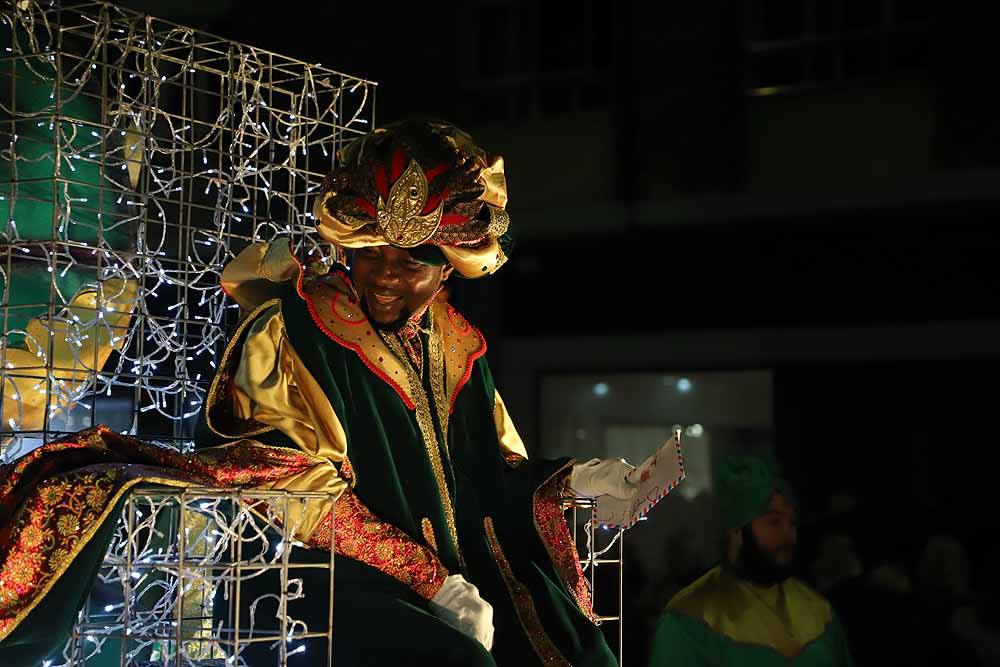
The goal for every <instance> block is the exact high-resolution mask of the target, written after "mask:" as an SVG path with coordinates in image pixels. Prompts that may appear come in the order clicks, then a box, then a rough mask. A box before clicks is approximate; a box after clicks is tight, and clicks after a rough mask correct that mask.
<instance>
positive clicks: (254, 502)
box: [44, 489, 334, 667]
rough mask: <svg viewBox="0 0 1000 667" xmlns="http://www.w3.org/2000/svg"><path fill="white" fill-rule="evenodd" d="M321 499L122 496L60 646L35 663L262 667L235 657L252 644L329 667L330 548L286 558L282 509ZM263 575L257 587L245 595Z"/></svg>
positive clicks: (291, 521) (287, 526) (277, 661)
mask: <svg viewBox="0 0 1000 667" xmlns="http://www.w3.org/2000/svg"><path fill="white" fill-rule="evenodd" d="M332 501H333V497H332V496H330V495H328V494H324V493H296V494H290V493H287V492H284V491H263V492H262V491H225V490H198V489H188V490H184V491H178V490H163V491H140V492H137V493H134V494H131V495H130V497H129V500H128V502H127V503H126V504H125V506H124V508H123V510H122V516H121V520H120V521H119V523H118V526H117V530H116V533H115V536H114V539H113V540H112V543H111V548H110V550H109V551H108V554H107V556H106V557H105V559H104V562H103V564H102V565H101V568H100V570H99V572H98V577H97V581H96V584H95V586H94V589H93V591H92V592H91V594H90V598H89V600H88V603H87V604H86V605H85V606H84V608H83V610H82V611H81V612H80V615H79V618H78V620H77V623H76V625H75V626H74V628H73V634H72V636H71V638H70V640H69V641H68V642H67V643H66V646H65V648H64V649H63V651H62V654H61V655H60V656H54V657H52V658H50V659H49V660H46V661H45V663H44V664H45V665H49V667H53V666H54V665H59V666H61V667H85V666H87V665H107V664H112V663H113V664H120V665H149V666H153V665H156V666H158V667H174V666H177V667H180V666H183V667H201V666H209V665H212V666H214V665H226V666H227V667H229V666H237V665H247V664H254V665H262V663H260V662H259V660H261V659H262V658H261V657H260V655H259V654H258V655H257V656H255V660H256V661H257V662H255V663H250V662H249V661H248V660H247V659H246V657H247V656H246V653H247V651H248V650H249V649H250V647H251V646H252V645H255V646H258V647H264V650H265V652H266V655H267V657H266V658H263V659H264V660H266V662H267V664H268V665H275V666H280V667H284V666H285V665H286V664H288V658H289V657H290V656H294V655H296V654H299V653H303V652H305V651H306V649H307V646H308V648H309V664H311V665H329V664H331V663H332V659H333V658H332V656H333V635H332V618H333V567H334V562H333V553H332V552H331V553H330V554H329V559H328V560H326V561H323V562H319V561H315V560H314V561H313V562H309V563H302V562H296V561H297V560H298V559H296V558H295V552H297V551H298V550H299V549H300V548H301V547H302V544H301V543H300V542H298V541H296V539H295V537H294V536H295V535H296V534H297V530H296V529H297V524H296V521H297V518H298V519H301V517H302V513H298V512H290V511H289V510H290V506H291V505H293V504H297V505H298V506H299V507H308V506H309V505H310V504H312V503H319V504H320V506H326V504H328V503H331V502H332ZM269 572H270V573H274V574H275V575H277V581H276V582H274V583H275V585H274V586H271V587H269V588H268V591H269V592H267V593H265V594H260V591H259V590H256V591H253V592H248V591H247V586H248V582H251V581H252V580H253V579H254V578H256V577H260V576H266V575H267V573H269ZM305 576H308V582H309V586H304V585H303V578H304V577H305ZM248 597H249V598H250V600H249V601H248V599H247V598H248ZM248 602H249V604H247V603H248ZM220 607H221V608H220ZM309 607H312V608H320V609H322V610H323V613H322V614H320V616H322V622H321V623H320V625H319V627H317V626H316V623H315V622H313V625H312V626H311V627H310V625H309V623H308V622H307V621H306V620H303V618H302V613H303V611H304V610H306V609H307V608H309ZM247 609H249V611H250V613H249V614H248V613H247V611H246V610H247ZM314 615H315V614H314ZM247 616H249V618H247Z"/></svg>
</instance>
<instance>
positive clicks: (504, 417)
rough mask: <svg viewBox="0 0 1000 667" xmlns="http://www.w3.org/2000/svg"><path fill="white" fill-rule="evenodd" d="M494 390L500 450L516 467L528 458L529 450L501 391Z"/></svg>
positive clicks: (494, 406) (494, 407)
mask: <svg viewBox="0 0 1000 667" xmlns="http://www.w3.org/2000/svg"><path fill="white" fill-rule="evenodd" d="M494 392H495V397H494V400H493V423H494V424H495V425H496V428H497V440H499V441H500V451H502V452H503V457H504V459H505V460H506V461H507V463H509V464H510V465H511V467H514V468H516V467H517V466H519V465H520V464H521V462H522V461H526V460H527V458H528V450H527V449H525V448H524V442H522V441H521V436H520V435H518V433H517V429H516V428H514V421H513V420H512V419H511V418H510V414H509V413H508V412H507V406H505V405H504V404H503V399H502V398H500V392H498V391H496V390H494Z"/></svg>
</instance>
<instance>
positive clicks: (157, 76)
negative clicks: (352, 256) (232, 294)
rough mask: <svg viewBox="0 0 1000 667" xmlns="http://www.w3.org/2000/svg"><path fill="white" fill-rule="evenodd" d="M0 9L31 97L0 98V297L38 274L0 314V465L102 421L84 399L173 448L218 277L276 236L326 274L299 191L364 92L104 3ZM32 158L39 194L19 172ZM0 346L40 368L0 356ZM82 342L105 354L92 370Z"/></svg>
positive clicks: (363, 109)
mask: <svg viewBox="0 0 1000 667" xmlns="http://www.w3.org/2000/svg"><path fill="white" fill-rule="evenodd" d="M2 7H3V8H2V11H0V31H3V30H6V31H8V32H9V33H10V38H9V42H8V43H7V45H6V47H5V48H6V52H5V53H0V62H3V61H6V63H5V64H4V66H5V67H6V68H7V69H6V72H7V75H6V76H7V78H8V79H9V80H8V81H3V80H2V79H0V83H2V84H3V85H9V86H10V87H11V89H12V90H13V89H14V88H15V87H16V86H18V85H23V81H24V80H25V79H26V78H27V79H30V80H31V82H32V84H33V85H36V86H37V85H42V86H44V87H45V90H47V91H48V99H47V100H44V99H43V103H42V104H39V105H36V106H35V107H34V108H32V107H30V106H27V105H26V104H25V103H24V102H23V101H21V100H20V99H19V98H18V96H17V91H14V92H12V93H11V94H9V95H7V97H6V98H0V114H2V119H3V120H0V127H2V128H4V129H3V132H4V133H6V135H7V136H4V137H0V147H2V148H0V164H2V163H4V162H5V163H7V165H8V168H9V174H10V178H9V180H8V182H7V183H0V204H6V209H4V208H3V207H0V211H2V210H7V211H9V212H10V216H9V219H8V220H6V221H3V220H0V256H2V258H3V262H2V264H3V265H2V267H0V272H2V274H3V275H2V276H0V277H2V279H3V281H4V284H5V285H8V286H9V285H10V284H11V282H12V281H14V280H15V279H16V278H17V276H16V275H13V274H14V273H16V272H17V271H19V270H27V269H26V268H25V267H29V268H30V267H34V268H35V269H37V268H38V267H45V268H44V273H45V274H47V275H48V278H47V279H48V281H49V287H50V288H51V289H50V298H49V299H46V300H45V301H44V302H42V301H39V302H37V303H32V304H20V303H18V304H14V303H13V302H11V301H10V300H9V298H8V296H9V292H10V290H7V293H6V294H5V300H4V302H3V304H0V308H2V309H3V310H4V311H5V312H4V314H3V315H4V324H5V329H4V333H5V336H4V339H3V341H2V342H3V347H2V349H0V354H2V357H0V361H2V364H0V374H2V376H3V381H2V382H0V391H2V392H3V397H4V417H5V419H4V420H3V421H4V423H2V424H0V429H2V430H0V439H2V442H3V445H2V446H0V457H2V460H12V459H13V458H16V457H17V456H20V455H22V454H23V453H25V451H27V450H28V449H29V448H30V447H31V446H33V444H34V445H37V443H38V442H40V441H41V440H43V439H45V438H49V437H52V436H53V435H55V434H59V433H61V432H66V431H74V430H77V429H78V428H80V427H84V426H90V425H91V424H93V423H99V422H101V421H103V419H102V418H103V417H104V414H105V413H104V412H102V409H103V408H102V407H101V405H102V401H104V402H106V403H108V402H113V401H118V402H117V403H115V405H117V406H119V407H118V410H119V412H121V407H120V406H122V405H124V404H125V403H128V404H129V405H128V410H129V411H130V412H129V414H130V419H131V421H130V423H126V424H119V425H117V426H116V428H119V430H122V431H127V432H129V433H133V434H138V435H143V436H147V437H152V438H154V439H158V440H159V441H161V442H170V443H171V444H174V445H175V446H177V445H181V446H182V445H183V443H184V441H185V437H186V435H187V432H186V431H185V428H184V426H183V424H185V423H189V422H190V421H191V417H192V416H193V415H195V414H197V412H198V410H199V408H200V407H201V404H202V402H203V401H204V397H205V392H206V390H207V386H208V382H209V381H210V380H211V376H212V374H213V370H214V365H215V358H216V357H217V355H218V354H219V352H220V351H221V347H223V345H224V342H225V339H226V334H227V330H228V327H229V325H231V324H232V323H233V322H234V320H235V315H236V313H235V311H233V310H232V309H233V308H235V305H234V304H232V303H231V302H229V301H228V300H227V299H225V297H224V294H223V293H222V291H221V289H220V287H219V278H220V275H221V271H222V268H223V266H225V264H226V263H227V262H228V261H229V260H231V259H232V258H233V257H234V256H235V254H236V253H237V252H238V251H239V250H241V249H242V248H243V247H244V246H245V245H247V244H249V243H251V242H253V241H259V240H269V239H271V238H274V237H276V236H279V235H287V236H290V237H291V238H292V240H293V247H294V248H295V249H296V252H297V254H299V256H300V257H302V258H303V259H306V260H308V261H312V260H317V261H328V260H329V256H330V251H329V248H328V247H326V246H324V245H323V243H322V240H321V239H320V238H319V237H318V236H317V235H316V234H315V233H314V229H313V221H312V215H311V212H310V209H311V204H312V197H313V195H314V194H315V191H316V190H317V188H318V187H319V184H320V181H321V180H322V178H323V176H324V175H325V173H326V172H327V171H328V170H329V168H330V167H331V166H332V159H333V157H332V156H333V154H334V152H335V151H336V149H337V148H339V147H340V146H341V145H342V144H343V142H345V141H347V140H350V139H351V138H353V137H354V136H356V135H358V134H361V133H364V132H366V131H367V130H368V129H369V128H370V126H371V123H372V113H373V106H374V99H373V98H374V95H373V92H374V84H372V83H371V82H368V81H365V80H363V79H358V78H355V77H350V76H347V75H345V74H342V73H340V72H336V71H334V70H331V69H327V68H324V67H322V66H321V65H319V64H316V63H305V62H302V61H297V60H294V59H291V58H287V57H284V56H280V55H278V54H274V53H270V52H267V51H262V50H259V49H255V48H252V47H249V46H246V45H243V44H239V43H236V42H232V41H228V40H223V39H220V38H217V37H214V36H211V35H207V34H204V33H202V32H200V31H196V30H192V29H190V28H184V27H180V26H176V25H173V24H170V23H168V22H164V21H160V20H158V19H153V18H151V17H146V16H141V15H138V14H135V13H132V12H130V11H128V10H125V9H122V8H120V7H116V6H114V5H111V4H108V3H104V2H61V3H57V2H51V1H49V0H43V1H41V2H39V1H37V0H18V1H17V2H7V3H4V5H3V6H2ZM22 97H23V95H22ZM90 110H92V113H91V111H90ZM88 114H90V115H88ZM39 137H41V139H40V138H39ZM41 144H47V145H45V146H41ZM50 163H51V165H52V176H51V184H52V187H51V188H50V189H49V191H47V192H46V193H45V194H44V195H41V196H40V195H39V194H38V189H37V188H34V189H32V188H31V187H30V182H29V181H30V179H28V178H26V177H24V176H23V174H25V173H28V172H29V171H30V170H32V169H34V170H36V171H35V172H32V173H33V174H34V173H37V169H38V168H39V165H47V164H50ZM42 204H46V205H48V206H49V207H50V208H51V210H52V216H51V217H52V219H51V220H44V221H43V223H42V226H43V227H44V228H45V233H44V234H39V233H36V231H35V230H34V229H33V227H32V225H33V226H34V227H38V226H39V225H38V223H37V222H35V221H33V220H32V219H30V218H28V219H26V218H25V217H24V216H23V215H22V209H24V210H27V211H32V210H37V207H38V206H39V205H42ZM31 206H34V207H35V208H34V209H32V208H31ZM18 218H21V219H18ZM4 223H6V224H4ZM32 275H34V274H32ZM74 275H84V276H85V277H86V278H87V280H86V283H87V285H90V286H92V287H93V289H94V290H95V297H94V301H93V303H92V304H91V307H90V309H89V310H88V309H87V308H79V307H77V308H72V309H70V308H68V306H69V305H70V304H71V302H72V301H73V298H74V296H75V295H79V293H80V292H79V289H80V288H79V287H78V286H76V284H75V283H74V287H75V290H76V291H73V290H70V289H69V288H67V286H66V285H65V284H63V283H64V281H65V279H67V277H73V276H74ZM29 306H34V307H35V308H36V310H37V311H38V312H37V319H38V320H39V321H40V323H41V324H42V327H41V329H39V328H38V327H35V328H34V329H32V328H31V327H11V326H9V325H8V324H7V322H8V315H7V312H6V311H8V310H10V312H12V313H13V312H15V310H14V309H15V308H19V309H21V310H22V311H26V310H27V309H28V308H29ZM14 338H19V339H23V341H24V345H23V346H26V348H27V350H28V351H33V352H34V357H35V359H37V361H36V362H35V365H36V366H38V367H40V368H41V369H42V370H41V371H40V370H34V371H31V372H26V371H25V370H24V369H25V366H24V362H23V361H22V362H18V360H17V359H15V358H14V353H13V352H12V350H13V344H12V343H11V341H12V340H14ZM98 339H100V340H101V341H104V342H105V343H107V344H110V345H112V346H114V348H115V351H114V352H113V353H112V354H111V356H110V358H109V359H108V360H107V361H106V363H104V364H103V366H99V365H98V364H97V363H96V361H95V360H96V359H97V357H96V353H95V352H94V351H93V350H94V348H95V347H96V345H97V340H98ZM57 348H59V349H65V350H67V351H66V352H64V353H63V354H62V355H61V356H60V354H58V353H56V352H55V350H56V349H57ZM22 356H23V355H22ZM58 364H61V366H60V365H58ZM43 371H44V372H43ZM33 395H38V396H43V397H44V398H45V399H47V402H46V403H45V408H44V415H41V416H40V417H39V418H40V419H42V422H43V423H41V424H29V423H27V422H28V421H29V420H28V419H27V417H26V415H27V414H28V412H30V411H29V410H28V407H29V405H28V404H29V403H30V401H26V397H34V396H33ZM108 404H110V403H108Z"/></svg>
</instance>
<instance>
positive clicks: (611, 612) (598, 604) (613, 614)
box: [563, 496, 625, 667]
mask: <svg viewBox="0 0 1000 667" xmlns="http://www.w3.org/2000/svg"><path fill="white" fill-rule="evenodd" d="M563 507H564V508H565V509H566V510H568V511H569V519H568V520H569V525H570V528H571V529H572V531H573V543H574V544H575V545H576V546H577V549H578V550H579V552H580V554H581V558H580V567H581V568H583V573H584V575H585V576H586V577H587V584H588V586H589V588H590V596H591V604H592V610H593V612H594V617H595V618H596V619H597V624H598V625H604V624H605V623H613V624H615V627H616V629H617V635H618V645H617V649H618V650H617V657H618V665H619V667H622V665H624V664H625V662H624V654H625V633H624V626H625V618H624V615H625V614H624V612H625V529H624V528H620V527H619V528H614V529H609V528H608V527H606V526H601V525H599V524H598V522H597V518H596V515H595V511H596V509H597V503H596V500H595V499H593V498H580V497H575V496H573V497H567V498H565V499H564V500H563ZM581 513H582V514H583V516H582V517H581ZM581 525H582V526H583V534H584V539H583V540H582V543H581V540H580V526H581ZM616 547H617V548H616ZM599 566H603V567H602V569H601V570H600V575H598V567H599ZM598 576H600V577H602V578H605V577H610V578H612V579H613V580H614V581H615V584H614V586H613V587H614V589H615V590H617V591H618V596H617V599H612V600H610V601H606V600H604V598H603V597H602V598H601V600H600V601H598V595H597V590H598V588H597V578H598Z"/></svg>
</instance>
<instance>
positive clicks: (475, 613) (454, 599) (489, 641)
mask: <svg viewBox="0 0 1000 667" xmlns="http://www.w3.org/2000/svg"><path fill="white" fill-rule="evenodd" d="M431 612H432V613H433V614H434V615H435V616H437V617H438V618H440V619H441V620H442V621H444V622H445V623H447V624H448V625H450V626H451V627H453V628H455V629H456V630H458V631H460V632H462V633H463V634H466V635H468V636H469V637H472V638H473V639H475V640H477V641H478V642H479V643H481V644H482V645H483V646H484V647H486V650H487V651H489V650H490V649H492V648H493V607H492V606H491V605H490V603H489V602H487V601H486V600H484V599H483V598H481V597H479V589H478V588H476V587H475V586H473V585H472V584H470V583H469V582H468V581H466V580H465V577H463V576H462V575H460V574H452V575H449V576H448V578H447V579H445V580H444V585H443V586H441V589H440V590H439V591H438V592H437V595H435V596H434V597H433V598H431Z"/></svg>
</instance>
